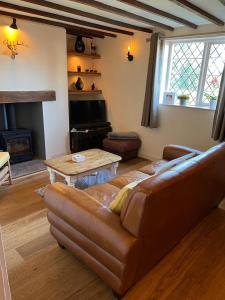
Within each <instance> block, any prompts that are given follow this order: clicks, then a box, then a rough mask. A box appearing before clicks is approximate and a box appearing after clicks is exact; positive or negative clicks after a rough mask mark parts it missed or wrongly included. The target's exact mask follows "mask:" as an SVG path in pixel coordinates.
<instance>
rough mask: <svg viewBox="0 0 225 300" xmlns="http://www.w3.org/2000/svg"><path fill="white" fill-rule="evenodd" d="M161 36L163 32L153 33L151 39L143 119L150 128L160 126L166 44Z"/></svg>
mask: <svg viewBox="0 0 225 300" xmlns="http://www.w3.org/2000/svg"><path fill="white" fill-rule="evenodd" d="M161 37H162V34H161V33H159V32H157V33H153V34H152V36H151V41H150V56H149V64H148V75H147V82H146V91H145V101H144V107H143V114H142V121H141V125H142V126H145V127H150V128H157V127H158V108H159V96H160V81H161V71H162V56H163V44H164V42H163V41H162V40H161V39H160V38H161Z"/></svg>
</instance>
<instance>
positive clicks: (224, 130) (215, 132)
mask: <svg viewBox="0 0 225 300" xmlns="http://www.w3.org/2000/svg"><path fill="white" fill-rule="evenodd" d="M212 138H213V139H214V140H215V141H220V142H223V141H225V68H224V71H223V76H222V80H221V84H220V91H219V96H218V102H217V107H216V111H215V115H214V120H213V129H212Z"/></svg>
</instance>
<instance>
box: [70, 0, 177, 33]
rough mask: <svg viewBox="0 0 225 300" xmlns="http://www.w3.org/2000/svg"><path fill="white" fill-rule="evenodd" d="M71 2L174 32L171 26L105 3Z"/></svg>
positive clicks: (78, 0)
mask: <svg viewBox="0 0 225 300" xmlns="http://www.w3.org/2000/svg"><path fill="white" fill-rule="evenodd" d="M70 1H71V2H76V3H81V4H85V5H88V6H91V7H94V8H97V9H100V10H103V11H106V12H110V13H113V14H117V15H120V16H123V17H127V18H130V19H132V20H136V21H139V22H143V23H146V24H149V25H152V26H157V27H161V28H163V29H166V30H171V31H172V30H174V28H173V27H171V26H169V25H166V24H163V23H160V22H157V21H154V20H151V19H148V18H145V17H142V16H139V15H137V14H134V13H131V12H129V11H127V10H123V9H120V8H117V7H114V6H111V5H108V4H104V3H101V2H98V1H94V0H70Z"/></svg>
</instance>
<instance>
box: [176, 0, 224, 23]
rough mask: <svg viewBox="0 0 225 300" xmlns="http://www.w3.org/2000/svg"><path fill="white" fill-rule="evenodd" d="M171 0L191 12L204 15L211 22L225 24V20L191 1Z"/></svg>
mask: <svg viewBox="0 0 225 300" xmlns="http://www.w3.org/2000/svg"><path fill="white" fill-rule="evenodd" d="M170 1H171V2H173V3H176V4H177V5H179V6H181V7H183V8H186V9H188V10H190V11H191V12H193V13H195V14H197V15H199V16H200V17H202V18H204V19H207V20H208V21H210V22H211V23H214V24H216V25H218V26H224V22H223V21H222V20H220V19H219V18H217V17H215V16H214V15H212V14H210V13H208V12H207V11H205V10H204V9H202V8H200V7H198V6H196V5H194V4H192V3H191V2H189V1H187V0H170Z"/></svg>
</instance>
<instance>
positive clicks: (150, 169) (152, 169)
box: [139, 159, 168, 175]
mask: <svg viewBox="0 0 225 300" xmlns="http://www.w3.org/2000/svg"><path fill="white" fill-rule="evenodd" d="M166 163H168V160H165V159H162V160H158V161H153V162H152V163H150V164H148V165H146V166H144V167H143V168H141V169H139V171H140V172H143V173H146V174H149V175H154V174H155V173H157V171H158V169H159V168H161V167H162V166H163V165H165V164H166Z"/></svg>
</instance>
